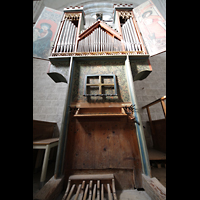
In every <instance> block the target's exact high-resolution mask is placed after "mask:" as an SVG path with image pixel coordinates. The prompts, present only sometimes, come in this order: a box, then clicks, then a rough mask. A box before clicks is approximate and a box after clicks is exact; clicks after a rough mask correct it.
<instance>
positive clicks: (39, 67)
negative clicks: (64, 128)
mask: <svg viewBox="0 0 200 200" xmlns="http://www.w3.org/2000/svg"><path fill="white" fill-rule="evenodd" d="M48 64H49V61H46V60H41V59H36V58H33V119H34V120H41V121H48V122H56V123H57V125H58V129H59V131H60V128H61V122H62V114H63V109H64V103H65V96H66V92H67V90H68V84H66V83H55V82H54V81H53V80H52V79H51V78H50V77H49V76H48V75H47V70H48Z"/></svg>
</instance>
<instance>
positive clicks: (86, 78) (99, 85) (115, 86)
mask: <svg viewBox="0 0 200 200" xmlns="http://www.w3.org/2000/svg"><path fill="white" fill-rule="evenodd" d="M89 77H99V83H97V84H89V83H87V80H88V78H89ZM101 77H112V78H113V80H114V84H104V83H102V80H101ZM90 86H98V87H99V94H87V87H90ZM103 86H110V87H114V94H102V87H103ZM83 96H117V84H116V76H115V75H113V74H99V75H86V76H85V88H84V94H83Z"/></svg>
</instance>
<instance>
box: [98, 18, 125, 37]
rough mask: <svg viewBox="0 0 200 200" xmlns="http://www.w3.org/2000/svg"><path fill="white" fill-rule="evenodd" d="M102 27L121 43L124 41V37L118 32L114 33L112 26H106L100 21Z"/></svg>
mask: <svg viewBox="0 0 200 200" xmlns="http://www.w3.org/2000/svg"><path fill="white" fill-rule="evenodd" d="M100 26H101V27H102V28H104V29H106V30H107V31H108V32H110V33H111V34H112V35H114V36H115V37H116V38H118V39H119V40H120V41H121V40H122V36H121V35H120V34H119V33H118V32H116V31H114V30H113V29H112V28H110V26H108V25H107V24H105V23H103V22H102V21H100Z"/></svg>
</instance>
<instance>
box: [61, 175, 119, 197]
mask: <svg viewBox="0 0 200 200" xmlns="http://www.w3.org/2000/svg"><path fill="white" fill-rule="evenodd" d="M104 191H107V195H105V196H104ZM73 194H75V197H74V198H73V200H86V199H87V200H104V197H105V199H106V196H107V197H108V198H107V199H108V200H117V195H116V190H115V179H114V175H113V174H90V175H71V176H70V177H69V179H68V184H67V188H66V191H65V194H64V196H63V198H62V200H70V199H72V196H73Z"/></svg>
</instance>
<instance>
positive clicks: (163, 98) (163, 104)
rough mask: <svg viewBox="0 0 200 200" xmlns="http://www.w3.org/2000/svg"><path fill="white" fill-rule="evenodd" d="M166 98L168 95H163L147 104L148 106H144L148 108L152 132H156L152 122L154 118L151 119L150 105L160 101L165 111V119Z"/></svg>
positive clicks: (164, 111)
mask: <svg viewBox="0 0 200 200" xmlns="http://www.w3.org/2000/svg"><path fill="white" fill-rule="evenodd" d="M165 99H166V96H163V97H161V98H159V99H157V100H155V101H153V102H151V103H149V104H147V105H146V106H143V107H142V109H144V108H146V109H147V114H148V117H149V122H150V128H151V132H152V134H154V128H153V124H152V119H151V114H150V110H149V107H150V106H152V105H154V104H156V103H159V102H160V103H161V106H162V109H163V113H164V116H165V119H166V105H165V102H164V100H165Z"/></svg>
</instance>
